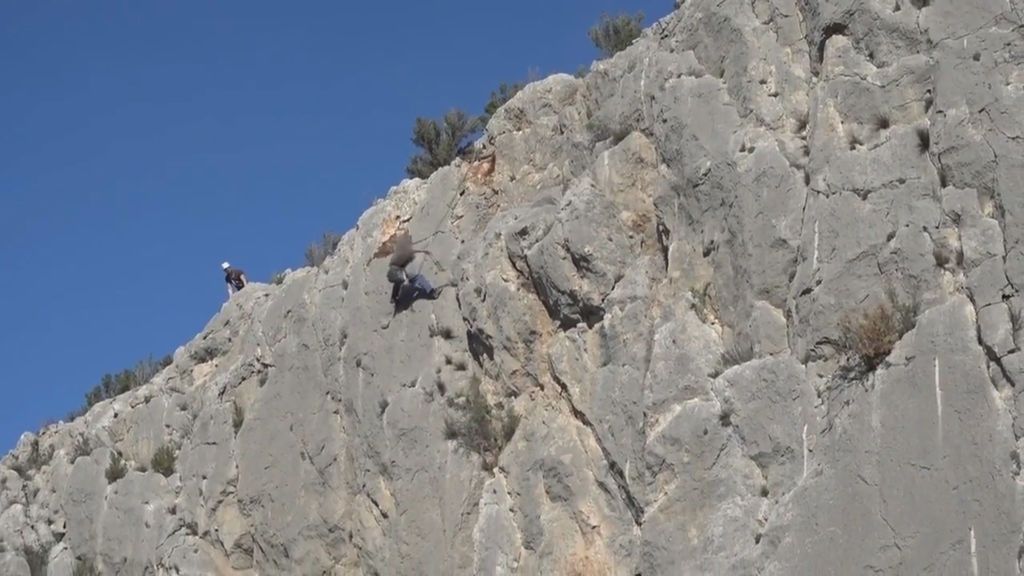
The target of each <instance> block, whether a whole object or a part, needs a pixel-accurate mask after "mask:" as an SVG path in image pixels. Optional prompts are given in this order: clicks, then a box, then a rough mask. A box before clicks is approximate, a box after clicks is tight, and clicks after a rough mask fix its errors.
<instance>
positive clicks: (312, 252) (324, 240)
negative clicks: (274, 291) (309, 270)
mask: <svg viewBox="0 0 1024 576" xmlns="http://www.w3.org/2000/svg"><path fill="white" fill-rule="evenodd" d="M340 243H341V234H334V233H332V232H325V233H324V235H323V236H322V237H321V238H320V241H319V242H314V243H313V244H310V245H309V247H308V248H306V266H312V267H314V268H317V267H319V266H321V265H322V264H323V263H324V262H326V261H327V258H328V257H330V255H331V254H334V251H335V250H337V249H338V244H340ZM281 281H282V282H283V281H284V277H283V276H282V277H281ZM276 283H277V282H275V284H276Z"/></svg>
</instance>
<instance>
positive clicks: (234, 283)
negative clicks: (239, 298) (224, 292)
mask: <svg viewBox="0 0 1024 576" xmlns="http://www.w3.org/2000/svg"><path fill="white" fill-rule="evenodd" d="M220 267H221V269H222V270H224V281H225V282H227V284H228V298H231V295H232V294H234V293H235V292H238V291H239V290H241V289H242V288H245V285H246V284H248V283H249V281H248V280H247V279H246V277H245V272H244V271H243V270H242V269H240V268H232V267H231V264H230V263H228V262H224V263H223V264H221V265H220Z"/></svg>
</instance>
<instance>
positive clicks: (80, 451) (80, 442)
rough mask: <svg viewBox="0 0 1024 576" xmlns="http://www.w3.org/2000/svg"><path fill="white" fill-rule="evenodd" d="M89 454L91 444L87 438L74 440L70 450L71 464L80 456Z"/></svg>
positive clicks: (82, 437)
mask: <svg viewBox="0 0 1024 576" xmlns="http://www.w3.org/2000/svg"><path fill="white" fill-rule="evenodd" d="M90 454H92V443H91V442H89V438H88V437H87V436H79V437H77V438H75V444H74V446H73V447H72V449H71V463H72V464H74V463H75V461H76V460H78V459H79V458H81V457H82V456H88V455H90Z"/></svg>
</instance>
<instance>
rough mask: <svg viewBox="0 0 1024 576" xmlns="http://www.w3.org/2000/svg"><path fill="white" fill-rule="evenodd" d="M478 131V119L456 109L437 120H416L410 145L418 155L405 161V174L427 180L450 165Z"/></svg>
mask: <svg viewBox="0 0 1024 576" xmlns="http://www.w3.org/2000/svg"><path fill="white" fill-rule="evenodd" d="M479 129H480V119H479V118H475V117H473V116H469V115H467V114H466V113H465V112H463V111H462V110H457V109H456V110H452V111H450V112H448V113H447V114H445V115H444V117H443V118H441V119H440V120H435V119H432V118H417V119H416V124H415V125H414V126H413V129H412V143H413V144H415V145H416V147H417V148H419V149H420V152H419V153H418V154H416V155H415V156H413V157H412V158H411V159H410V160H409V164H408V166H406V167H405V173H406V174H407V175H408V176H409V177H410V178H429V177H430V175H431V174H433V173H434V172H436V171H437V169H438V168H441V167H444V166H447V165H449V164H451V163H452V161H453V160H455V158H457V157H458V156H459V154H460V153H461V152H462V150H463V149H464V148H465V147H466V146H467V145H468V143H469V141H470V140H471V139H472V137H473V136H474V135H475V134H477V132H478V131H479Z"/></svg>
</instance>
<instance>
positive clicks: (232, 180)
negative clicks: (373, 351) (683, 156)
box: [0, 0, 672, 451]
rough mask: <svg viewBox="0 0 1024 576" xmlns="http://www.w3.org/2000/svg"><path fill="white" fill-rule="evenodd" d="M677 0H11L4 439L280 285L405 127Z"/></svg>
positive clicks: (2, 218)
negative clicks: (234, 293)
mask: <svg viewBox="0 0 1024 576" xmlns="http://www.w3.org/2000/svg"><path fill="white" fill-rule="evenodd" d="M671 5H672V2H671V0H569V1H566V0H562V1H557V2H555V1H551V0H518V1H516V2H473V1H469V0H457V1H454V0H448V1H445V2H422V1H416V2H412V1H406V2H323V3H312V2H306V3H268V2H216V3H214V2H117V3H115V2H71V1H61V2H6V3H4V4H3V6H2V7H0V85H2V89H0V275H2V276H0V314H2V315H0V321H2V329H0V367H2V369H0V398H2V400H0V449H2V450H4V451H6V450H7V449H9V448H10V447H12V446H13V445H14V443H15V442H16V440H17V438H18V436H19V435H20V434H21V433H22V432H23V431H25V430H35V429H37V428H38V427H39V426H40V425H42V424H43V423H44V422H45V421H46V420H49V419H58V418H61V417H63V416H64V415H65V414H66V413H67V412H68V411H70V410H72V409H74V408H76V407H78V406H79V405H81V403H82V398H83V394H84V393H85V391H86V390H88V389H89V388H90V387H92V386H93V385H94V384H96V383H97V382H98V380H99V378H100V376H101V375H102V374H104V373H105V372H115V371H118V370H121V369H122V368H126V367H128V366H129V365H131V364H133V363H134V362H135V361H136V360H138V359H140V358H143V357H145V356H147V355H149V354H153V355H154V356H162V355H163V354H166V353H170V352H173V351H174V349H175V348H176V347H177V346H179V345H181V344H183V343H185V342H187V341H188V340H189V339H191V338H192V337H193V336H194V335H195V334H196V333H198V332H199V331H200V330H201V329H202V327H203V325H204V324H205V323H206V322H207V320H209V318H210V317H211V316H212V315H213V314H214V313H215V312H216V311H217V310H218V309H219V308H220V306H221V304H222V302H223V300H224V297H225V292H224V285H223V280H222V275H221V273H220V271H219V264H220V262H221V261H222V260H225V259H226V260H230V261H231V262H232V263H234V264H236V265H238V266H240V267H242V268H244V269H245V270H246V271H247V272H248V274H249V275H250V277H251V278H253V279H256V280H260V281H266V280H267V279H268V278H269V276H270V275H271V274H272V273H273V272H274V271H276V270H281V269H284V268H287V267H289V266H292V267H295V266H297V265H301V262H302V253H303V250H304V248H305V246H306V245H307V244H308V243H310V242H311V241H313V240H314V239H315V238H317V237H318V236H319V235H320V233H322V232H324V231H327V230H333V231H339V232H341V231H344V230H347V229H348V228H350V227H351V226H352V225H353V224H354V223H355V220H356V219H357V217H358V216H359V214H361V213H362V212H363V211H364V210H365V209H366V208H367V207H368V206H369V205H370V203H371V202H372V201H373V199H374V198H376V197H379V196H382V195H383V194H384V193H386V192H387V189H388V188H389V187H390V186H392V185H394V184H396V183H397V182H398V181H399V180H400V179H401V178H402V177H403V175H404V171H403V169H404V167H405V163H406V161H407V159H408V157H409V156H410V155H411V154H412V153H413V150H412V146H411V144H410V143H409V136H410V129H411V126H412V123H413V119H414V118H415V117H416V116H418V115H422V116H437V115H440V114H441V113H443V112H444V111H445V110H447V109H448V108H450V107H455V106H457V107H461V108H464V109H466V110H469V111H472V112H479V111H480V110H481V109H482V107H483V105H484V103H485V102H486V100H487V97H488V95H489V93H490V91H491V90H492V89H493V88H494V87H496V86H497V85H498V84H499V83H500V82H502V81H515V80H521V79H525V78H526V77H527V75H528V73H529V71H530V70H531V69H532V70H536V71H538V72H540V73H541V74H544V75H546V74H549V73H552V72H558V71H564V72H573V71H575V70H576V69H577V68H578V67H579V66H581V65H589V63H590V62H591V61H592V60H593V59H594V58H595V57H596V56H597V54H596V51H595V49H594V48H593V46H592V45H591V44H590V41H589V39H588V38H587V34H586V32H587V28H588V27H589V26H590V25H591V24H593V23H594V22H595V21H596V20H597V18H598V17H599V16H600V14H601V12H604V11H607V12H610V13H617V12H622V11H629V12H633V11H636V10H643V11H644V12H645V13H646V14H647V22H648V23H650V22H652V21H653V20H654V19H656V18H660V17H662V16H663V15H665V14H666V13H667V12H669V10H670V9H671Z"/></svg>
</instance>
